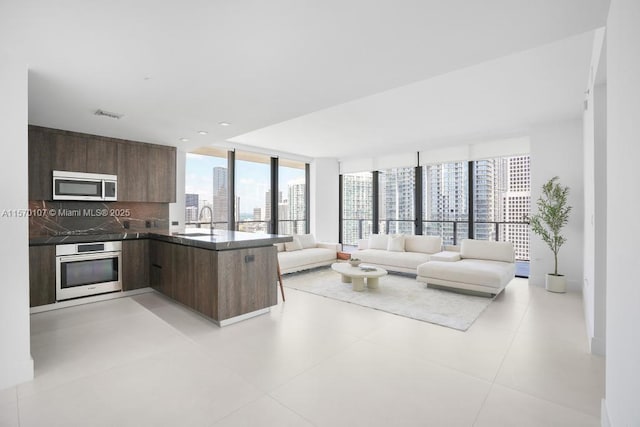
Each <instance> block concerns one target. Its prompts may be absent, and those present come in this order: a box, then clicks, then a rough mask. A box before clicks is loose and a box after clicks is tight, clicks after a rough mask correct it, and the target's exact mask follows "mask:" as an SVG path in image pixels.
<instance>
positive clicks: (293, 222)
mask: <svg viewBox="0 0 640 427" xmlns="http://www.w3.org/2000/svg"><path fill="white" fill-rule="evenodd" d="M305 167H306V165H305V163H303V162H297V161H294V160H287V159H282V158H280V159H278V197H277V200H278V234H304V233H306V230H307V223H306V215H307V202H306V194H307V191H306V190H307V187H306V186H307V183H306V173H305Z"/></svg>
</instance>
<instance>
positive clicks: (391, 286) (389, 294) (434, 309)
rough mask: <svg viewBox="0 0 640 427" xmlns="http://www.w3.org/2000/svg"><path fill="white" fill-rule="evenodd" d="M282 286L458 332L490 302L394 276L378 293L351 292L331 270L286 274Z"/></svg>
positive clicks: (383, 279) (383, 281)
mask: <svg viewBox="0 0 640 427" xmlns="http://www.w3.org/2000/svg"><path fill="white" fill-rule="evenodd" d="M283 282H284V285H285V286H286V287H288V288H293V289H297V290H300V291H305V292H310V293H312V294H316V295H321V296H324V297H327V298H333V299H336V300H340V301H345V302H348V303H351V304H358V305H361V306H364V307H370V308H373V309H376V310H381V311H386V312H388V313H393V314H397V315H400V316H404V317H410V318H412V319H417V320H422V321H424V322H429V323H435V324H438V325H442V326H447V327H449V328H453V329H457V330H460V331H466V330H467V329H469V327H470V326H471V325H472V324H473V322H475V320H476V319H477V318H478V316H480V314H481V313H482V312H483V311H484V309H485V308H487V307H488V306H489V304H491V302H492V301H493V299H492V298H486V297H478V296H472V295H463V294H458V293H455V292H451V291H445V290H440V289H431V288H428V287H427V285H426V284H425V283H422V282H418V281H417V280H415V278H412V277H407V276H401V275H396V274H389V275H387V276H384V277H381V278H380V287H379V289H375V290H369V289H367V288H365V290H364V291H362V292H354V291H353V290H351V284H350V283H342V281H341V279H340V274H338V273H336V272H335V271H333V270H331V269H330V268H322V269H317V270H311V271H308V272H302V273H296V274H287V275H286V276H284V278H283Z"/></svg>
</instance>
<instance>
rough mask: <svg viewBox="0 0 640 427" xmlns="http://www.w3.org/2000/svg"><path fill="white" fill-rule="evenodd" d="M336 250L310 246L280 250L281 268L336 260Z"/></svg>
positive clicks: (286, 268)
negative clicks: (288, 250)
mask: <svg viewBox="0 0 640 427" xmlns="http://www.w3.org/2000/svg"><path fill="white" fill-rule="evenodd" d="M335 259H336V251H335V250H331V249H324V248H310V249H304V250H298V251H293V252H280V253H279V254H278V262H279V263H280V269H282V270H288V269H290V268H293V267H298V266H304V265H308V264H315V263H320V262H329V261H335Z"/></svg>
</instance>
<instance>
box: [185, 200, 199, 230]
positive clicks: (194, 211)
mask: <svg viewBox="0 0 640 427" xmlns="http://www.w3.org/2000/svg"><path fill="white" fill-rule="evenodd" d="M199 198H200V195H198V194H192V193H190V194H185V201H184V207H185V215H184V221H185V222H186V223H190V222H196V221H197V220H198V212H199V211H198V209H199Z"/></svg>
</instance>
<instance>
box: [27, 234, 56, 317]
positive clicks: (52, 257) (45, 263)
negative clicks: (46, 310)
mask: <svg viewBox="0 0 640 427" xmlns="http://www.w3.org/2000/svg"><path fill="white" fill-rule="evenodd" d="M54 302H56V247H55V245H47V246H30V247H29V306H31V307H35V306H38V305H45V304H53V303H54Z"/></svg>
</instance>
